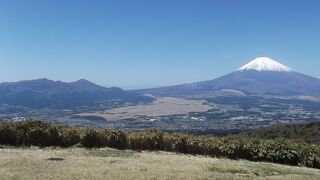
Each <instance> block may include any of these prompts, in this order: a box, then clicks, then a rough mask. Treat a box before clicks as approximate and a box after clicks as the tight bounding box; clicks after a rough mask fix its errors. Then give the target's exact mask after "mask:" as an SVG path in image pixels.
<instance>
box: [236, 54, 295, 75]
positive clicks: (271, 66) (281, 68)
mask: <svg viewBox="0 0 320 180" xmlns="http://www.w3.org/2000/svg"><path fill="white" fill-rule="evenodd" d="M248 70H254V71H273V72H291V71H293V70H292V69H291V68H289V67H287V66H285V65H283V64H281V63H279V62H277V61H275V60H273V59H271V58H268V57H258V58H256V59H254V60H253V61H251V62H250V63H248V64H246V65H244V66H242V67H241V68H239V69H237V71H248Z"/></svg>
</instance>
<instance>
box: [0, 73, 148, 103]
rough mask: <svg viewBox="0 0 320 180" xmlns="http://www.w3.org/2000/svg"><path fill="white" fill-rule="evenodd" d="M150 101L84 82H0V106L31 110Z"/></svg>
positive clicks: (123, 91)
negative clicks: (113, 102)
mask: <svg viewBox="0 0 320 180" xmlns="http://www.w3.org/2000/svg"><path fill="white" fill-rule="evenodd" d="M151 99H152V98H150V97H146V96H144V95H141V94H138V93H134V92H128V91H125V90H123V89H121V88H115V87H112V88H105V87H102V86H99V85H96V84H94V83H92V82H90V81H88V80H85V79H80V80H78V81H75V82H70V83H67V82H61V81H53V80H49V79H46V78H42V79H35V80H24V81H18V82H9V83H8V82H5V83H0V104H8V105H18V106H25V107H32V108H43V107H58V108H60V107H61V108H62V107H78V106H85V105H93V104H95V103H100V102H111V101H121V102H139V101H147V102H148V101H151Z"/></svg>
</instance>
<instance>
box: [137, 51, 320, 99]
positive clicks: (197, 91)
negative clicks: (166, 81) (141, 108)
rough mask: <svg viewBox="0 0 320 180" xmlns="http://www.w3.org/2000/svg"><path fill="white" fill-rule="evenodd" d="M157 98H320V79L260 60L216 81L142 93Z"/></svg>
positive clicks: (268, 59) (272, 62)
mask: <svg viewBox="0 0 320 180" xmlns="http://www.w3.org/2000/svg"><path fill="white" fill-rule="evenodd" d="M141 92H143V93H149V94H152V95H156V96H173V97H185V98H210V97H217V96H226V95H228V96H230V95H233V96H250V95H253V96H271V97H272V96H273V97H278V96H286V97H302V96H312V97H320V79H317V78H314V77H311V76H308V75H304V74H301V73H298V72H296V71H294V70H293V69H291V68H289V67H287V66H285V65H283V64H281V63H279V62H277V61H275V60H273V59H271V58H268V57H258V58H256V59H254V60H252V61H251V62H250V63H248V64H246V65H244V66H242V67H241V68H239V69H237V70H236V71H234V72H232V73H230V74H227V75H225V76H222V77H219V78H217V79H214V80H209V81H203V82H196V83H190V84H182V85H175V86H169V87H162V88H155V89H147V90H142V91H141Z"/></svg>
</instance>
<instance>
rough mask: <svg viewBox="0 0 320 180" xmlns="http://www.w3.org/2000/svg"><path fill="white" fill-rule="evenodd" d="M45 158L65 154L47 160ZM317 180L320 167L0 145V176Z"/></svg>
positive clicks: (107, 150) (112, 150)
mask: <svg viewBox="0 0 320 180" xmlns="http://www.w3.org/2000/svg"><path fill="white" fill-rule="evenodd" d="M49 158H63V160H61V159H56V160H48V159H49ZM244 178H245V179H305V180H306V179H320V170H317V169H309V168H303V167H301V168H300V167H291V166H284V165H276V164H270V163H254V162H249V161H242V160H241V161H233V160H227V159H217V158H206V157H203V156H190V155H181V154H180V155H178V154H174V153H166V152H142V153H139V152H133V151H120V150H114V149H107V148H104V149H92V150H88V149H84V148H67V149H59V148H58V149H51V148H46V149H38V148H28V149H17V148H7V147H4V148H2V149H0V179H26V180H28V179H184V180H187V179H244Z"/></svg>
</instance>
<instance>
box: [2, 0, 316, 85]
mask: <svg viewBox="0 0 320 180" xmlns="http://www.w3.org/2000/svg"><path fill="white" fill-rule="evenodd" d="M257 56H268V57H271V58H273V59H276V60H279V61H280V62H281V63H283V64H286V65H288V66H290V67H291V68H293V69H295V70H297V71H299V72H302V73H306V74H309V75H313V76H315V77H318V78H320V71H319V67H320V1H317V0H198V1H196V0H134V1H133V0H126V1H125V0H114V1H112V0H109V1H108V0H90V1H89V0H86V1H84V0H68V1H67V0H54V1H52V0H20V1H18V0H0V82H4V81H18V80H24V79H37V78H43V77H46V78H49V79H53V80H62V81H74V80H77V79H80V78H85V79H88V80H91V81H93V82H95V83H98V84H100V85H104V86H120V87H123V88H126V89H133V88H146V87H156V86H162V85H171V84H179V83H187V82H194V81H201V80H209V79H214V78H216V77H218V76H220V75H223V74H226V73H229V72H231V71H233V70H235V69H237V68H238V67H240V66H242V65H244V64H246V63H247V62H249V61H250V60H251V59H254V58H255V57H257Z"/></svg>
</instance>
